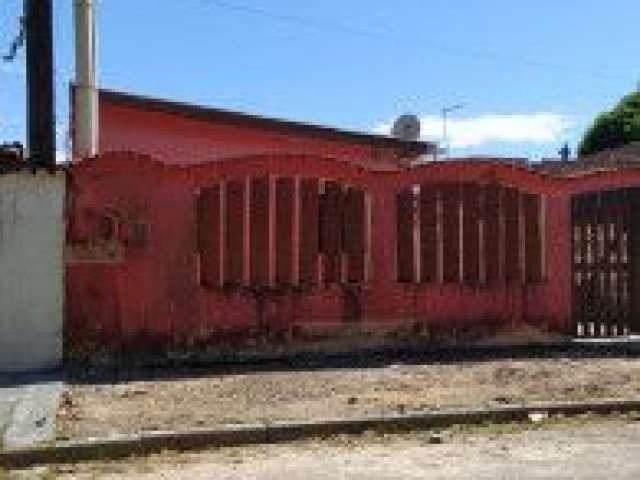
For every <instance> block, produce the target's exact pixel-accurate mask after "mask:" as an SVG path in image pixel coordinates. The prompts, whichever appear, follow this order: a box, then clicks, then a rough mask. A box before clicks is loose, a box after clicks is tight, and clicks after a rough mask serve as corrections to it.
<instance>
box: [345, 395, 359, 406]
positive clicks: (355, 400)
mask: <svg viewBox="0 0 640 480" xmlns="http://www.w3.org/2000/svg"><path fill="white" fill-rule="evenodd" d="M347 403H348V404H349V405H355V404H356V403H358V399H357V398H356V397H349V398H348V399H347Z"/></svg>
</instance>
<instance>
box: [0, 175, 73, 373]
mask: <svg viewBox="0 0 640 480" xmlns="http://www.w3.org/2000/svg"><path fill="white" fill-rule="evenodd" d="M64 199H65V175H64V173H63V172H58V173H55V174H50V173H45V172H39V173H37V174H35V175H34V174H32V173H30V172H18V173H10V174H3V175H0V372H2V371H19V370H40V369H48V368H52V367H56V366H58V365H60V363H61V361H62V330H63V298H64V283H63V282H64V266H63V248H64V231H65V222H64V218H63V210H64V208H63V206H64Z"/></svg>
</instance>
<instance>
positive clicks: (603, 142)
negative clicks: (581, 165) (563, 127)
mask: <svg viewBox="0 0 640 480" xmlns="http://www.w3.org/2000/svg"><path fill="white" fill-rule="evenodd" d="M631 142H640V92H635V93H632V94H629V95H627V96H625V97H624V98H622V100H620V102H619V103H618V105H616V107H615V108H614V109H613V110H611V111H608V112H603V113H601V114H600V115H598V116H597V117H596V118H595V120H594V121H593V123H592V124H591V126H590V127H589V128H588V129H587V131H586V132H585V134H584V136H583V137H582V140H581V142H580V145H579V147H578V154H579V156H581V157H582V156H585V155H590V154H592V153H597V152H600V151H603V150H611V149H614V148H619V147H622V146H623V145H627V144H629V143H631Z"/></svg>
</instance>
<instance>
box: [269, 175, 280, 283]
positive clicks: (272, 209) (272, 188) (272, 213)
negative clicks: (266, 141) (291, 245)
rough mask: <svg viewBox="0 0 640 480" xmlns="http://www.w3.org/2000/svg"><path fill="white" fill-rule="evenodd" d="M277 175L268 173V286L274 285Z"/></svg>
mask: <svg viewBox="0 0 640 480" xmlns="http://www.w3.org/2000/svg"><path fill="white" fill-rule="evenodd" d="M277 181H278V177H277V176H275V175H269V205H268V206H269V209H268V213H267V214H268V215H269V273H268V278H269V282H268V283H269V287H271V288H273V287H275V286H276V247H277V245H276V242H277V241H278V240H277V235H276V215H277V211H276V209H277V202H276V182H277Z"/></svg>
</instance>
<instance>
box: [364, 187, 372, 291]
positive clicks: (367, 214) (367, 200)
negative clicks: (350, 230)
mask: <svg viewBox="0 0 640 480" xmlns="http://www.w3.org/2000/svg"><path fill="white" fill-rule="evenodd" d="M364 222H365V224H364V282H365V283H368V282H369V280H370V279H371V274H372V268H371V227H372V224H371V222H372V216H371V192H369V191H365V193H364Z"/></svg>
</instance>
